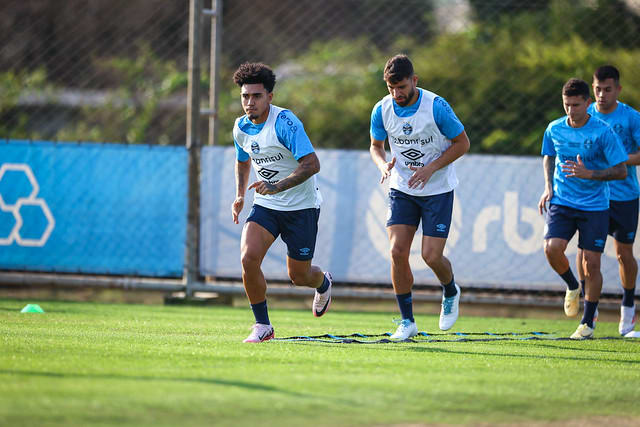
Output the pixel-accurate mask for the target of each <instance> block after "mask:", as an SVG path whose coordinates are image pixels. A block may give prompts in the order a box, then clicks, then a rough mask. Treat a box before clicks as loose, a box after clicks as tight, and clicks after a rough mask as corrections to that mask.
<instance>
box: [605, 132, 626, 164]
mask: <svg viewBox="0 0 640 427" xmlns="http://www.w3.org/2000/svg"><path fill="white" fill-rule="evenodd" d="M602 143H603V151H604V156H605V157H606V159H607V162H608V163H609V167H611V166H615V165H617V164H619V163H622V162H626V161H627V160H629V156H627V153H626V152H625V150H624V146H623V145H622V141H620V138H619V137H618V135H617V134H616V133H615V132H614V131H613V129H612V128H610V127H609V126H607V129H606V131H604V132H603V133H602Z"/></svg>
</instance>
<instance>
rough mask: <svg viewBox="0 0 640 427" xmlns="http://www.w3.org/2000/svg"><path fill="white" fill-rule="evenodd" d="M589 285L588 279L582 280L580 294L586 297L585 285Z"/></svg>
mask: <svg viewBox="0 0 640 427" xmlns="http://www.w3.org/2000/svg"><path fill="white" fill-rule="evenodd" d="M586 285H587V281H586V280H580V296H581V297H584V287H585V286H586Z"/></svg>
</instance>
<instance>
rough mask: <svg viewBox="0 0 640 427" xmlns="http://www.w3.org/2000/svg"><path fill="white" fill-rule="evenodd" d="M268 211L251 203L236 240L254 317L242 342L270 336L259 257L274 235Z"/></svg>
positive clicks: (266, 338)
mask: <svg viewBox="0 0 640 427" xmlns="http://www.w3.org/2000/svg"><path fill="white" fill-rule="evenodd" d="M269 211H270V210H268V209H265V208H262V207H261V206H254V207H253V208H252V210H251V213H250V214H249V217H248V218H247V222H246V223H245V225H244V228H243V229H242V238H241V241H240V261H241V264H242V283H243V284H244V289H245V292H246V294H247V298H248V299H249V303H250V304H251V310H252V311H253V315H254V317H255V320H256V323H255V325H254V326H253V329H252V331H251V334H249V336H248V337H247V339H245V340H244V342H252V343H255V342H262V341H267V340H269V339H271V338H273V336H274V331H273V327H272V326H271V322H270V321H269V313H268V310H267V282H266V280H265V278H264V275H263V274H262V269H261V265H262V260H263V259H264V256H265V255H266V253H267V251H268V250H269V248H270V247H271V245H272V244H273V242H274V241H275V239H276V235H277V231H274V222H273V220H272V218H271V216H270V212H269ZM266 227H268V228H269V229H270V230H271V231H270V230H269V229H267V228H266Z"/></svg>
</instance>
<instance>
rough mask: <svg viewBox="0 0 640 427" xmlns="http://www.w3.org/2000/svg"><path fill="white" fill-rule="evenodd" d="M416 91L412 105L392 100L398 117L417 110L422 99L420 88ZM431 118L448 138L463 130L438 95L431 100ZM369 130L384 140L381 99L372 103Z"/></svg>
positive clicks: (384, 131) (379, 139)
mask: <svg viewBox="0 0 640 427" xmlns="http://www.w3.org/2000/svg"><path fill="white" fill-rule="evenodd" d="M418 91H419V95H418V100H417V101H416V102H415V103H413V104H412V105H409V106H407V107H401V106H399V105H398V104H397V103H396V101H393V111H394V112H395V113H396V115H397V116H398V117H411V116H413V115H414V114H415V113H416V111H418V107H420V102H421V101H422V90H420V89H419V88H418ZM433 118H434V120H435V122H436V125H437V126H438V129H439V130H440V133H442V134H443V135H444V136H446V137H447V138H449V139H453V138H455V137H456V136H458V135H460V134H461V133H462V131H464V126H463V125H462V123H461V122H460V119H458V117H457V116H456V113H454V112H453V109H452V108H451V106H450V105H449V103H448V102H447V101H445V99H444V98H442V97H440V96H437V97H436V98H435V99H434V100H433ZM370 132H371V135H372V136H373V137H374V138H375V139H377V140H378V141H384V140H385V139H386V138H387V131H386V130H385V129H384V123H383V122H382V101H379V102H378V103H377V104H376V105H374V107H373V111H371V128H370Z"/></svg>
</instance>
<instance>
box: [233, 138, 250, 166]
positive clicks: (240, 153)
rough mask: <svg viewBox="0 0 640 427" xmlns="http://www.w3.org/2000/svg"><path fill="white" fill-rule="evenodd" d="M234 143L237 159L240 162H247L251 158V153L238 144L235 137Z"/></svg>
mask: <svg viewBox="0 0 640 427" xmlns="http://www.w3.org/2000/svg"><path fill="white" fill-rule="evenodd" d="M233 145H235V147H236V160H238V161H239V162H246V161H247V160H249V155H248V154H247V152H246V151H244V150H243V149H242V148H241V147H240V146H239V145H238V142H236V139H235V138H234V139H233Z"/></svg>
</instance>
